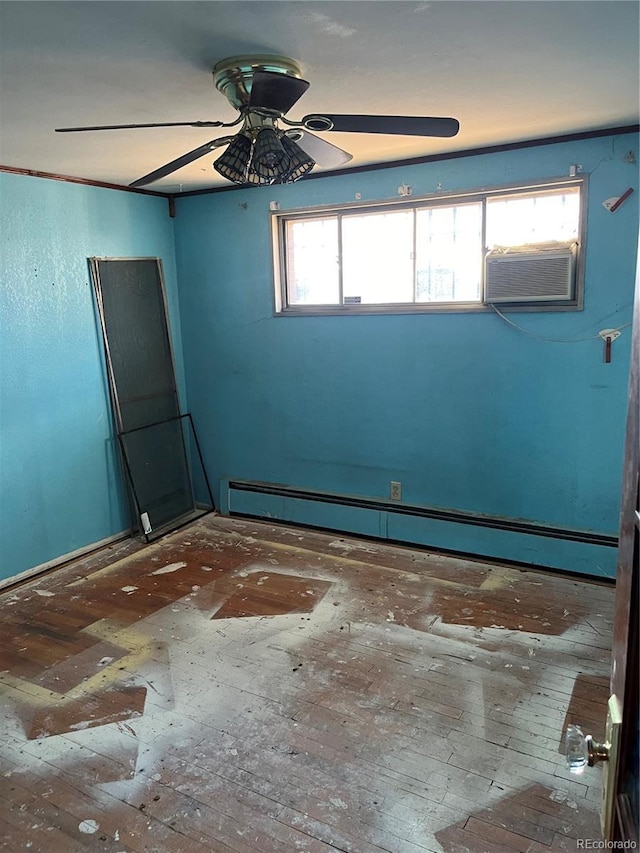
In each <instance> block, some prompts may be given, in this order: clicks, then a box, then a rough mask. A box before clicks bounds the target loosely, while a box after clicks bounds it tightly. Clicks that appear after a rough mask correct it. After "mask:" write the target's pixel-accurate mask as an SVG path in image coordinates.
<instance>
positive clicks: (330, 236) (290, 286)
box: [285, 216, 340, 305]
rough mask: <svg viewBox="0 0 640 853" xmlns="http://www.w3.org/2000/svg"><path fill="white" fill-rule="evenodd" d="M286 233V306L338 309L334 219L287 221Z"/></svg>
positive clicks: (336, 221)
mask: <svg viewBox="0 0 640 853" xmlns="http://www.w3.org/2000/svg"><path fill="white" fill-rule="evenodd" d="M286 229H287V233H286V237H285V239H286V247H287V301H288V303H289V305H337V304H338V303H339V302H340V283H339V273H338V219H337V217H335V216H333V217H329V218H327V219H299V220H295V221H290V222H287V224H286Z"/></svg>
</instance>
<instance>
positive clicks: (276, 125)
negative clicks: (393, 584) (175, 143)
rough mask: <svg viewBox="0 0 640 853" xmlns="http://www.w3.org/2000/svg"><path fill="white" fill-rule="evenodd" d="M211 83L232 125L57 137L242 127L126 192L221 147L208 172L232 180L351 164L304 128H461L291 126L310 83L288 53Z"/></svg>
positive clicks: (345, 122)
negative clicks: (231, 112) (233, 114)
mask: <svg viewBox="0 0 640 853" xmlns="http://www.w3.org/2000/svg"><path fill="white" fill-rule="evenodd" d="M213 80H214V83H215V85H216V88H217V89H218V90H219V91H220V92H222V94H223V95H225V97H226V98H227V100H228V101H229V103H230V104H231V106H233V107H234V108H235V109H237V110H238V112H239V115H238V117H237V118H236V119H234V121H231V122H226V123H225V122H221V121H177V122H167V123H164V124H116V125H106V126H103V127H58V128H56V133H73V132H77V131H90V130H128V129H131V128H143V127H235V126H237V125H239V124H241V127H240V129H239V130H238V132H237V133H235V135H232V136H222V137H219V138H218V139H212V140H211V141H210V142H205V144H204V145H200V146H198V148H195V149H194V150H193V151H189V152H187V153H186V154H183V155H182V156H181V157H178V158H177V159H175V160H172V161H171V162H170V163H166V164H165V165H164V166H160V168H158V169H154V171H153V172H149V174H148V175H144V176H143V177H142V178H138V179H137V180H136V181H133V182H132V183H131V184H129V186H130V187H144V186H146V185H147V184H150V183H152V182H153V181H158V180H160V179H161V178H164V177H166V175H170V174H171V173H172V172H175V171H176V170H177V169H180V168H182V167H183V166H186V165H188V164H189V163H192V162H193V161H194V160H198V159H199V158H200V157H204V156H205V155H206V154H209V153H210V152H211V151H214V150H215V149H216V148H221V147H223V146H226V150H225V151H224V152H223V153H222V154H221V155H220V157H218V158H217V160H215V162H214V163H213V167H214V169H216V171H217V172H219V173H220V174H221V175H222V176H223V177H225V178H227V179H228V180H230V181H232V182H233V183H236V184H243V185H260V184H274V183H292V182H293V181H297V180H298V179H299V178H301V177H303V176H304V175H306V174H307V173H308V172H310V171H311V169H313V167H314V166H315V165H316V163H317V164H318V165H320V166H323V167H328V168H335V167H337V166H341V165H344V164H345V163H348V162H349V160H351V159H352V156H351V154H349V153H347V152H346V151H343V150H342V149H341V148H338V147H337V146H336V145H332V144H331V143H330V142H327V141H326V140H325V139H322V138H320V137H319V136H316V135H315V134H314V133H311V132H310V131H316V132H324V131H338V132H341V133H345V132H346V133H385V134H394V135H400V136H439V137H451V136H455V135H456V133H457V132H458V130H459V127H460V125H459V123H458V121H457V120H456V119H454V118H431V117H427V116H382V115H344V114H342V115H337V114H335V113H313V114H310V115H306V116H304V118H302V119H301V120H300V121H290V120H289V119H287V118H285V115H286V114H287V113H288V112H289V110H290V109H291V108H292V107H293V105H294V104H295V103H297V101H298V100H299V99H300V98H301V97H302V95H303V94H304V93H305V92H306V90H307V89H308V88H309V83H308V82H307V81H306V80H303V79H302V73H301V69H300V67H299V66H298V64H297V63H296V62H294V61H293V60H292V59H289V58H288V57H286V56H233V57H230V58H229V59H224V60H222V61H221V62H218V63H217V65H216V66H215V67H214V69H213Z"/></svg>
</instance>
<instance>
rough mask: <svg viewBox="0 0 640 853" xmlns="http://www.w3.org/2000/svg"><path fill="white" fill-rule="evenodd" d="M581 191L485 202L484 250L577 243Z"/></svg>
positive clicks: (570, 189)
mask: <svg viewBox="0 0 640 853" xmlns="http://www.w3.org/2000/svg"><path fill="white" fill-rule="evenodd" d="M579 221H580V189H579V188H578V187H575V188H565V189H562V190H555V191H553V190H551V191H547V192H543V193H529V194H527V195H519V196H511V197H508V198H505V197H503V198H489V199H487V247H488V248H489V249H492V248H494V247H496V246H526V245H529V244H531V243H549V242H553V241H560V242H563V243H570V242H572V241H574V240H577V239H578V226H579Z"/></svg>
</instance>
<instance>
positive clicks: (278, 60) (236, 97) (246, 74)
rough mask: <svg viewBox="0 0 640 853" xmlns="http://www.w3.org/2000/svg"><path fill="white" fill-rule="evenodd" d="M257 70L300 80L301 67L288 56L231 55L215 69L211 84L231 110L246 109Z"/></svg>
mask: <svg viewBox="0 0 640 853" xmlns="http://www.w3.org/2000/svg"><path fill="white" fill-rule="evenodd" d="M257 71H269V72H271V73H272V74H282V75H285V76H287V77H294V78H296V79H298V80H301V79H302V70H301V68H300V66H299V65H298V63H297V62H294V60H293V59H289V58H288V57H287V56H276V55H274V56H269V55H264V56H231V57H229V58H228V59H223V60H222V61H221V62H218V63H217V65H215V66H214V69H213V82H214V83H215V85H216V88H217V89H218V90H219V91H220V92H222V94H223V95H224V96H225V98H226V99H227V100H228V101H229V103H230V104H231V106H232V107H234V108H235V109H237V110H245V109H246V108H247V107H248V106H249V99H250V97H251V85H252V82H253V77H254V74H255V73H256V72H257ZM252 106H254V107H256V106H261V105H259V104H252Z"/></svg>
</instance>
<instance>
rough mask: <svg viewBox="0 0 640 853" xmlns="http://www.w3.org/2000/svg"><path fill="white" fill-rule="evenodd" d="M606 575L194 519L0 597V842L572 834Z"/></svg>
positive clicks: (168, 845)
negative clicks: (586, 577) (566, 735)
mask: <svg viewBox="0 0 640 853" xmlns="http://www.w3.org/2000/svg"><path fill="white" fill-rule="evenodd" d="M613 595H614V591H613V588H612V587H611V586H603V585H600V584H597V583H588V582H579V581H576V580H574V579H572V578H568V577H560V576H554V575H550V574H545V573H537V572H525V571H518V570H515V569H510V568H505V567H500V566H492V565H490V564H486V563H480V562H465V561H461V560H457V559H453V558H450V557H442V556H437V555H430V554H428V553H425V552H424V551H412V550H411V549H408V548H394V547H389V546H385V545H379V544H374V543H368V542H365V541H363V540H356V539H348V538H346V537H340V538H336V537H335V536H331V535H327V534H321V533H314V532H307V531H302V530H299V529H291V528H286V527H280V526H278V527H274V526H271V525H268V524H262V523H254V522H248V521H239V520H230V519H224V518H221V517H216V516H208V517H206V518H204V519H202V520H200V521H199V522H197V523H195V524H193V525H191V526H190V527H189V528H185V529H184V530H182V531H180V532H178V533H177V534H174V535H172V536H170V537H167V538H165V539H163V540H161V541H160V542H157V543H155V544H153V545H150V546H148V547H144V548H143V547H141V546H140V545H138V544H135V543H133V542H132V543H125V545H123V546H120V547H118V548H111V549H107V550H106V551H105V552H102V553H100V554H99V555H97V556H96V555H94V556H92V557H91V558H87V559H85V560H84V561H78V562H76V563H74V564H71V565H69V566H66V567H64V568H62V569H59V570H58V571H56V572H54V573H51V574H49V575H47V576H45V577H42V578H40V579H39V580H38V579H36V580H33V581H31V582H29V583H26V584H23V585H21V586H19V587H16V588H14V589H13V590H9V591H7V592H5V593H4V594H3V595H1V596H0V618H1V619H2V634H1V637H0V671H1V675H0V691H1V692H0V708H1V712H2V721H1V724H0V726H1V727H0V846H2V845H4V849H7V850H8V851H11V853H13V851H18V850H30V851H32V853H36V851H42V853H73V851H86V850H104V851H113V853H117V852H118V851H121V852H122V853H123V852H124V851H139V853H142V851H158V853H204V852H205V851H208V853H210V851H214V853H215V851H230V850H233V851H238V852H239V853H253V852H254V851H264V853H267V851H269V853H289V851H301V853H304V851H306V853H321V851H331V850H341V851H354V853H356V851H357V853H380V851H392V853H421V851H446V853H452V851H487V853H501V851H504V853H506V851H522V853H541V851H547V850H553V851H561V850H575V849H576V847H577V842H576V840H577V839H580V838H590V839H597V838H599V837H600V836H599V829H598V817H597V809H598V806H599V798H600V773H599V770H598V769H597V768H595V769H593V770H589V771H587V773H585V774H584V776H582V777H575V776H572V775H571V774H569V773H568V772H567V771H566V769H565V766H564V756H563V755H562V746H561V739H562V733H563V731H564V729H565V727H566V725H567V722H570V721H577V722H581V723H584V724H585V726H586V728H587V730H590V731H591V733H592V734H594V736H601V735H602V733H603V726H604V719H605V706H606V698H607V693H608V690H607V685H608V670H609V644H610V637H611V631H612V626H611V619H612V613H613Z"/></svg>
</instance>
